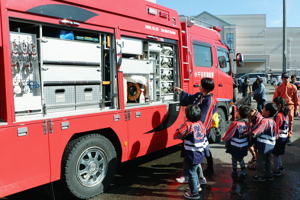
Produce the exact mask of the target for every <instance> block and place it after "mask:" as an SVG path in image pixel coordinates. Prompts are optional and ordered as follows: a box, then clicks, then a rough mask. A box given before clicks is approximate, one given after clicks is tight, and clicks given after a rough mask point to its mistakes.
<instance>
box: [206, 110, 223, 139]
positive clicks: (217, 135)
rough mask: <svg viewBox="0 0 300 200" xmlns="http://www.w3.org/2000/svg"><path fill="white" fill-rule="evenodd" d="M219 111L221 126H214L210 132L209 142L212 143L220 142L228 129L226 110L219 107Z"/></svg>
mask: <svg viewBox="0 0 300 200" xmlns="http://www.w3.org/2000/svg"><path fill="white" fill-rule="evenodd" d="M217 112H218V114H219V127H218V128H212V129H211V130H210V132H209V138H208V140H209V142H210V143H218V142H220V141H221V138H222V136H223V135H224V133H225V131H226V128H227V127H226V124H227V122H226V117H225V113H224V110H223V109H222V108H218V109H217Z"/></svg>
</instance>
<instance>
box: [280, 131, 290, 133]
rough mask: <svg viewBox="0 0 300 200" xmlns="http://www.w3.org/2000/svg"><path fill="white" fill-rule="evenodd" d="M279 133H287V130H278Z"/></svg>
mask: <svg viewBox="0 0 300 200" xmlns="http://www.w3.org/2000/svg"><path fill="white" fill-rule="evenodd" d="M279 133H288V130H279Z"/></svg>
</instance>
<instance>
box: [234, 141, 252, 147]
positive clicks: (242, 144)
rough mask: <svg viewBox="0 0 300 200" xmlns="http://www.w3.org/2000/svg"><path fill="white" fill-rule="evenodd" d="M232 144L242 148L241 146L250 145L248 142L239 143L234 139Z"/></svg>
mask: <svg viewBox="0 0 300 200" xmlns="http://www.w3.org/2000/svg"><path fill="white" fill-rule="evenodd" d="M230 144H231V145H232V146H235V147H240V148H241V147H246V146H248V142H245V143H241V144H239V143H236V142H234V141H230Z"/></svg>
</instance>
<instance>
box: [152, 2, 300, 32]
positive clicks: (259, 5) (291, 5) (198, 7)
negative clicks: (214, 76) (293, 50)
mask: <svg viewBox="0 0 300 200" xmlns="http://www.w3.org/2000/svg"><path fill="white" fill-rule="evenodd" d="M156 3H157V4H160V5H163V6H166V7H169V8H172V9H174V10H176V11H177V12H178V13H179V14H181V15H187V16H195V15H198V14H200V13H202V12H203V11H207V12H209V13H211V14H213V15H231V14H266V18H267V27H281V26H282V5H283V0H156ZM286 13H287V14H286V23H287V26H288V27H300V0H286Z"/></svg>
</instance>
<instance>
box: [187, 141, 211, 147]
mask: <svg viewBox="0 0 300 200" xmlns="http://www.w3.org/2000/svg"><path fill="white" fill-rule="evenodd" d="M184 144H185V145H188V146H191V147H192V146H193V147H197V148H200V147H202V148H205V147H207V145H208V141H207V140H205V141H203V142H199V143H192V142H191V141H188V140H185V141H184Z"/></svg>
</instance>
